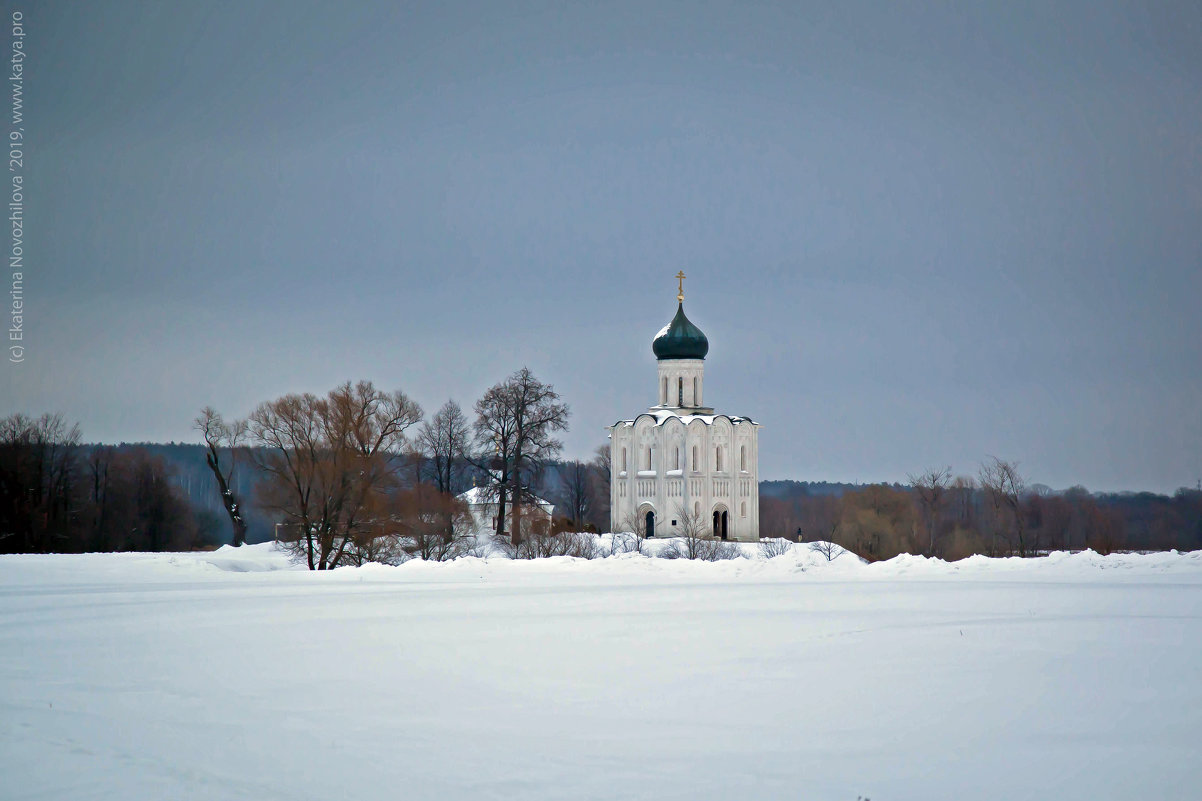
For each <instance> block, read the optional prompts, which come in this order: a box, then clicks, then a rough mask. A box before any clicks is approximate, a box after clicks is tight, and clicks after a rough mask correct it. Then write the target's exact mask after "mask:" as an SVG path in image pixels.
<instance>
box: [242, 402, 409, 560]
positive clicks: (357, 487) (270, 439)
mask: <svg viewBox="0 0 1202 801" xmlns="http://www.w3.org/2000/svg"><path fill="white" fill-rule="evenodd" d="M421 419H422V410H421V407H420V406H418V405H417V404H416V403H415V402H414V401H412V400H410V399H409V397H408V396H406V395H405V393H403V392H400V391H397V392H393V393H386V392H381V391H380V390H377V389H376V388H375V386H373V385H372V383H371V382H370V381H360V382H359V383H358V384H355V385H352V384H351V383H350V382H347V383H345V384H342V385H341V386H338V387H335V388H334V389H332V390H330V392H329V394H327V395H326V396H325V397H318V396H316V395H313V394H311V393H305V394H300V395H298V394H291V395H285V396H284V397H282V398H279V399H277V400H274V401H269V402H267V403H264V404H262V405H260V406H259V407H258V408H257V409H255V411H254V412H253V413H251V416H250V419H249V428H248V433H249V440H250V442H251V444H253V445H255V446H257V449H256V451H255V454H256V459H257V461H258V464H259V467H260V469H261V470H262V471H263V473H264V474H265V477H266V479H265V482H264V486H263V497H262V501H263V504H264V506H266V507H267V508H269V509H271V510H273V511H275V512H276V513H277V514H279V515H280V516H282V517H283V518H284V521H285V523H286V525H288V526H289V527H290V528H291V529H292V531H291V533H292V534H293V535H294V536H293V537H290V538H289V543H290V545H291V547H292V548H293V550H294V553H295V555H296V556H298V557H301V558H304V559H305V561H306V562H307V564H308V565H309V569H310V570H331V569H333V568H335V567H337V566H338V565H339V564H340V563H342V561H343V558H344V556H345V555H346V554H347V552H348V550H353V549H355V548H358V547H361V546H362V544H363V543H364V542H365V540H370V539H371V538H372V537H374V536H376V535H377V534H378V532H379V531H380V526H381V522H382V518H383V517H385V516H386V515H387V514H388V513H387V512H386V511H384V510H387V509H388V508H389V503H388V502H387V501H388V499H389V498H390V497H391V496H392V495H393V494H394V493H395V491H396V472H397V470H398V468H399V465H400V464H401V460H400V458H399V457H400V456H401V454H402V453H403V451H404V448H405V445H406V438H405V430H406V429H407V428H409V427H410V426H412V425H414V424H415V423H417V422H419V421H420V420H421Z"/></svg>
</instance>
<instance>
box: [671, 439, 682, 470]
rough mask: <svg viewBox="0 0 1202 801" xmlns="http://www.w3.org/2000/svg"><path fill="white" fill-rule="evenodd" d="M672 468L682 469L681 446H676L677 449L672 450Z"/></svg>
mask: <svg viewBox="0 0 1202 801" xmlns="http://www.w3.org/2000/svg"><path fill="white" fill-rule="evenodd" d="M672 469H673V470H679V469H680V446H679V445H677V446H676V450H675V451H673V452H672Z"/></svg>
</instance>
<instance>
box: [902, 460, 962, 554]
mask: <svg viewBox="0 0 1202 801" xmlns="http://www.w3.org/2000/svg"><path fill="white" fill-rule="evenodd" d="M908 478H909V479H910V486H911V487H913V488H914V492H915V493H916V494H917V495H918V504H919V506H920V507H921V509H922V517H923V522H924V523H925V524H926V528H927V553H926V555H927V556H936V555H937V549H936V547H935V533H936V531H937V530H938V525H939V512H940V510H941V509H942V508H943V502H944V496H945V494H946V493H947V488H948V485H949V484H950V482H951V479H952V468H951V467H950V466H949V467H944V468H942V469H939V468H931V469H930V470H926V471H924V472H922V473H918V474H914V473H911V474H910V475H909V476H908Z"/></svg>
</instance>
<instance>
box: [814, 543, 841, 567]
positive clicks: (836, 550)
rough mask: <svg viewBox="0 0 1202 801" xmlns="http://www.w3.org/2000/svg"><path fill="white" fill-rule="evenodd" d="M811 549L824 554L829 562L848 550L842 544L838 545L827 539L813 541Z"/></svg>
mask: <svg viewBox="0 0 1202 801" xmlns="http://www.w3.org/2000/svg"><path fill="white" fill-rule="evenodd" d="M810 550H811V551H813V552H814V553H819V554H822V555H823V556H825V557H826V561H828V562H833V561H835V560H836V559H838V558H839V557H840V556H842V555H843V554H845V553H847V550H846V549H845V548H844V547H843V546H842V545H836V544H835V543H833V542H827V541H820V542H811V543H810Z"/></svg>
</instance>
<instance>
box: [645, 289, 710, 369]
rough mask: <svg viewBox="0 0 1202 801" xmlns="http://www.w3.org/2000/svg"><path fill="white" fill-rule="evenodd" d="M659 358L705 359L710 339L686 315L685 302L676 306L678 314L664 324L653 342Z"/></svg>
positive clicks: (652, 345) (652, 344)
mask: <svg viewBox="0 0 1202 801" xmlns="http://www.w3.org/2000/svg"><path fill="white" fill-rule="evenodd" d="M651 350H653V351H655V358H657V359H704V358H705V354H707V353H709V350H710V341H709V340H708V339H706V338H705V334H703V333H701V329H700V328H698V327H697V326H695V325H693V324H692V323H691V322H689V318H688V317H685V316H684V304H683V303H681V304H679V305H678V306H677V307H676V316H675V317H673V318H672V322H670V323H668V324H667V325H666V326H664V327H663V328H662V329H661V330H660V332H659V333H658V334H656V335H655V339H654V340H652V342H651Z"/></svg>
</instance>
